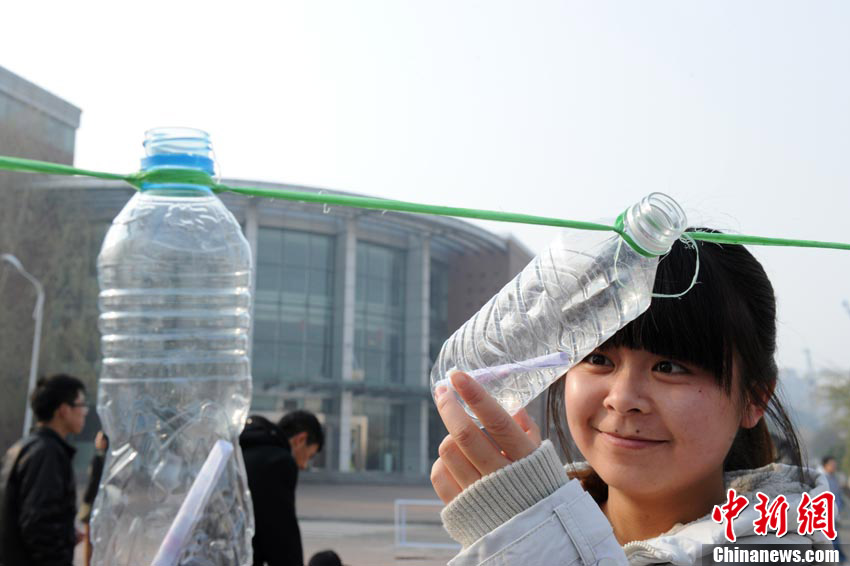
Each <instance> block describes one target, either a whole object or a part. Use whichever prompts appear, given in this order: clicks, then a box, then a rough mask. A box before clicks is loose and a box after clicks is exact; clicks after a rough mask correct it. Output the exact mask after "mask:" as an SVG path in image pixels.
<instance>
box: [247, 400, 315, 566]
mask: <svg viewBox="0 0 850 566" xmlns="http://www.w3.org/2000/svg"><path fill="white" fill-rule="evenodd" d="M324 440H325V435H324V432H322V426H321V424H320V423H319V420H318V419H317V418H316V416H315V415H313V414H312V413H310V412H307V411H293V412H292V413H288V414H287V415H284V417H283V418H282V419H281V420H280V422H279V423H278V424H277V425H275V424H274V423H271V422H269V421H268V420H267V419H265V418H263V417H260V416H252V417H249V418H248V421H247V423H246V425H245V430H244V431H243V432H242V435H241V436H240V437H239V445H240V446H241V447H242V455H243V458H244V460H245V470H246V472H247V473H248V487H249V488H250V490H251V500H252V502H253V504H254V520H255V524H256V532H255V533H254V541H253V543H254V566H264V565H267V566H303V564H304V554H303V550H302V548H301V531H300V530H299V528H298V519H297V518H296V516H295V486H296V484H297V482H298V470H304V469H306V468H307V464H308V463H309V462H310V460H311V459H312V458H313V456H315V455H316V453H318V452H319V451H320V450H321V449H322V445H323V444H324Z"/></svg>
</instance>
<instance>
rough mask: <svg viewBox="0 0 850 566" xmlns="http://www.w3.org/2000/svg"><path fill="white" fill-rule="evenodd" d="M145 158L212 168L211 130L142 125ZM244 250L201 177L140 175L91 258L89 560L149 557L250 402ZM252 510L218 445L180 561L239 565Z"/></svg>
mask: <svg viewBox="0 0 850 566" xmlns="http://www.w3.org/2000/svg"><path fill="white" fill-rule="evenodd" d="M144 147H145V152H146V155H147V157H145V158H144V159H143V160H142V169H143V170H152V169H159V168H175V169H196V170H200V171H204V172H206V173H208V174H210V175H212V174H213V172H214V162H213V153H212V146H211V144H210V140H209V136H208V135H207V134H206V133H205V132H202V131H199V130H192V129H187V128H162V129H155V130H151V131H149V132H147V134H146V138H145V142H144ZM251 261H252V259H251V251H250V248H249V245H248V242H247V240H246V239H245V237H244V236H243V235H242V231H241V229H240V227H239V224H238V223H237V221H236V219H235V218H234V217H233V215H232V214H231V213H230V211H228V210H227V209H226V208H225V206H224V205H223V204H222V202H221V201H220V200H219V198H218V197H217V196H215V195H214V194H213V193H212V192H211V191H210V190H209V189H208V188H207V187H204V186H199V185H192V184H146V185H143V186H142V188H141V191H140V192H138V193H137V194H136V195H135V196H133V198H132V199H130V201H129V202H128V203H127V205H126V206H125V207H124V209H123V210H122V211H121V213H120V214H119V215H118V216H117V217H116V218H115V220H114V221H113V223H112V226H111V227H110V229H109V231H108V232H107V234H106V239H105V240H104V242H103V247H102V249H101V251H100V255H99V257H98V278H99V281H100V289H101V292H100V310H101V315H100V320H99V327H100V331H101V334H102V353H103V366H102V370H101V377H100V382H99V386H98V399H97V411H98V415H99V416H100V419H101V422H102V423H103V428H104V431H105V432H106V434H107V435H108V436H109V440H110V446H109V453H108V454H107V457H106V462H105V467H104V473H103V479H102V482H101V488H100V490H99V493H98V496H97V500H96V502H95V506H94V510H93V514H92V520H91V523H92V539H93V542H94V556H93V561H92V564H94V565H96V566H138V565H142V564H145V565H147V564H151V562H152V560H153V559H154V556H155V554H156V552H157V550H158V549H159V547H160V545H161V544H162V542H163V540H164V538H165V536H166V533H167V532H168V530H169V528H170V527H171V525H172V523H173V522H174V519H175V517H176V516H177V513H178V510H179V509H180V507H181V505H182V504H183V501H184V499H185V498H186V496H187V494H188V493H189V489H190V488H191V486H192V484H193V483H194V481H195V479H196V476H197V475H198V473H199V472H200V470H201V467H202V465H203V464H204V462H205V461H206V459H207V457H208V456H209V455H210V453H211V450H212V449H213V447H214V446H215V445H216V444H217V443H218V441H219V440H225V441H228V442H230V443H231V444H232V445H233V446H238V437H239V433H240V431H241V430H242V428H243V426H244V423H245V419H246V417H247V413H248V409H249V405H250V401H251V368H250V361H249V357H248V351H249V343H250V335H249V334H250V328H251V320H250V316H251V277H252V269H251ZM253 532H254V519H253V510H252V507H251V498H250V494H249V491H248V486H247V480H246V476H245V466H244V463H243V461H242V454H241V451H239V450H234V451H233V454H232V456H229V457H228V459H227V463H226V465H225V467H224V471H223V472H222V474H221V477H220V479H219V480H218V482H217V485H216V487H215V489H214V491H213V492H212V496H211V497H210V499H209V500H208V501H207V502H206V504H205V505H204V506H203V509H201V512H200V518H199V519H198V522H197V524H196V525H195V526H194V528H193V530H192V533H191V535H190V536H189V537H188V541H187V545H186V546H185V548H184V549H183V550H182V551H181V554H180V559H179V561H178V562H177V563H178V564H204V565H208V566H249V565H250V564H252V548H251V538H252V536H253Z"/></svg>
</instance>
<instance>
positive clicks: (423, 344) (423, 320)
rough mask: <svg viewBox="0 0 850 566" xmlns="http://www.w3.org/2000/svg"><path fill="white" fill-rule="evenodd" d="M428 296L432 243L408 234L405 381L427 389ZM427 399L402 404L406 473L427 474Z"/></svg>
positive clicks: (412, 385)
mask: <svg viewBox="0 0 850 566" xmlns="http://www.w3.org/2000/svg"><path fill="white" fill-rule="evenodd" d="M430 298H431V242H430V240H429V239H428V237H427V236H426V237H422V238H416V237H411V240H410V246H409V248H408V251H407V292H406V295H405V329H404V330H405V332H404V383H405V384H406V385H407V386H408V387H411V388H416V389H421V390H430V387H429V386H430V383H429V373H430V370H431V368H430V360H429V358H428V342H429V336H428V334H429V329H430V328H429V315H430V312H429V302H430ZM429 402H430V397H429V398H427V399H422V398H419V399H413V400H411V401H408V402H406V403H405V407H404V415H405V416H404V424H405V426H404V433H403V434H404V447H405V450H404V451H403V452H402V454H403V456H402V470H403V471H404V473H407V474H414V475H424V474H427V473H428V464H429V463H428V405H427V403H429Z"/></svg>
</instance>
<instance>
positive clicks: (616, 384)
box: [603, 366, 651, 414]
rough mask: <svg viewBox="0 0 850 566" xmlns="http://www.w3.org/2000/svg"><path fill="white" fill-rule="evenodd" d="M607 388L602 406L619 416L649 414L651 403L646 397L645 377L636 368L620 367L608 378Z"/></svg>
mask: <svg viewBox="0 0 850 566" xmlns="http://www.w3.org/2000/svg"><path fill="white" fill-rule="evenodd" d="M609 380H610V382H609V388H608V392H607V394H606V395H605V400H604V401H603V405H604V406H605V408H606V409H609V410H611V411H615V412H617V413H621V414H627V413H635V412H637V413H649V411H650V408H651V403H650V402H649V399H648V398H647V395H646V393H647V392H646V377H645V375H644V372H643V370H641V369H640V368H637V367H628V366H626V367H622V368H619V369H618V370H617V371H615V372H614V373H613V374H611V375H610V376H609Z"/></svg>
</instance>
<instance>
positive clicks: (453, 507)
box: [440, 440, 567, 548]
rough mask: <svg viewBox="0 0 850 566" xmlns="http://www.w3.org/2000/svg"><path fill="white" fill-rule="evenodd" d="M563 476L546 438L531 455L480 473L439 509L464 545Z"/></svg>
mask: <svg viewBox="0 0 850 566" xmlns="http://www.w3.org/2000/svg"><path fill="white" fill-rule="evenodd" d="M565 483H567V475H566V472H564V467H563V465H562V464H561V461H560V459H559V458H558V454H557V452H555V447H554V446H552V443H551V442H550V441H548V440H544V441H543V443H542V444H541V445H540V446H539V447H538V448H537V450H535V451H534V452H532V453H531V454H529V455H528V456H526V457H525V458H523V459H521V460H517V461H516V462H513V463H511V464H509V465H507V466H505V467H504V468H502V469H501V470H498V471H496V472H493V473H492V474H489V475H487V476H484V477H483V478H481V479H480V480H478V481H477V482H475V483H474V484H472V485H471V486H469V487H467V488H466V489H465V490H463V492H462V493H461V494H460V495H458V496H457V497H455V498H454V500H452V501H451V502H450V503H449V504H448V505H446V506H445V508H443V511H442V513H440V516H441V517H442V519H443V526H444V527H445V529H446V531H447V532H448V533H449V535H450V536H451V537H452V538H453V539H455V540H456V541H458V542H459V543H461V544H462V545H463V546H464V548H465V547H467V546H469V545H471V544H472V543H473V542H475V541H476V540H478V539H479V538H481V537H483V536H484V535H486V534H487V533H489V532H491V531H492V530H494V529H495V528H496V527H498V526H499V525H501V524H502V523H505V522H506V521H507V520H508V519H510V518H511V517H513V516H514V515H518V514H519V513H522V512H523V511H525V510H526V509H528V508H530V507H532V506H533V505H534V504H535V503H537V502H538V501H542V500H543V499H545V498H546V497H549V496H550V495H552V494H553V493H555V492H556V491H557V490H558V488H560V487H561V486H562V485H564V484H565Z"/></svg>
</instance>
